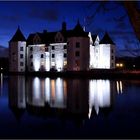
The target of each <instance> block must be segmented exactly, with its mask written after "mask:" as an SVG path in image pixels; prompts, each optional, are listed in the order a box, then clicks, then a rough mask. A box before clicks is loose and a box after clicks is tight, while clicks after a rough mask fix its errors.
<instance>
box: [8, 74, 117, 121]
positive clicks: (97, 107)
mask: <svg viewBox="0 0 140 140" xmlns="http://www.w3.org/2000/svg"><path fill="white" fill-rule="evenodd" d="M25 81H26V82H25ZM115 86H116V84H115V82H114V81H109V80H82V79H62V78H56V79H50V78H39V77H28V78H26V79H25V77H24V76H10V80H9V107H10V108H11V109H12V111H13V110H14V111H13V112H14V113H15V114H16V113H17V112H18V113H17V114H22V113H19V112H21V109H22V112H23V109H26V110H27V112H28V113H31V114H34V115H39V116H48V115H53V116H63V118H74V119H75V118H78V120H80V119H81V121H82V120H83V119H86V118H91V116H92V115H98V114H99V113H100V112H104V111H103V109H106V108H107V109H111V108H112V104H113V100H114V96H115ZM108 112H109V110H108Z"/></svg>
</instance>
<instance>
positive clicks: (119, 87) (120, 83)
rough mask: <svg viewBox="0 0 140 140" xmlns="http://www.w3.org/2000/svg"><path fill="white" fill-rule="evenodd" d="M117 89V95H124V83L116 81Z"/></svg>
mask: <svg viewBox="0 0 140 140" xmlns="http://www.w3.org/2000/svg"><path fill="white" fill-rule="evenodd" d="M116 87H117V93H118V94H122V93H123V86H122V81H116Z"/></svg>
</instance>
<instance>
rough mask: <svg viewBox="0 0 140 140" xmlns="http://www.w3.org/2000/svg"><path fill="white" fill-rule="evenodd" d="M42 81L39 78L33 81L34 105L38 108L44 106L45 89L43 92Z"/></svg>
mask: <svg viewBox="0 0 140 140" xmlns="http://www.w3.org/2000/svg"><path fill="white" fill-rule="evenodd" d="M41 83H42V82H41V80H40V79H39V78H38V77H35V78H34V79H33V93H32V94H33V104H34V105H37V106H44V96H43V93H42V91H43V89H42V90H41Z"/></svg>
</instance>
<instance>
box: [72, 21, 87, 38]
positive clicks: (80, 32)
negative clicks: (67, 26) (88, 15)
mask: <svg viewBox="0 0 140 140" xmlns="http://www.w3.org/2000/svg"><path fill="white" fill-rule="evenodd" d="M72 36H76V37H77V36H78V37H88V33H87V32H85V31H84V30H83V27H82V26H81V24H80V22H79V20H78V21H77V24H76V26H75V27H74V29H73V33H72Z"/></svg>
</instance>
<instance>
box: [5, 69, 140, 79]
mask: <svg viewBox="0 0 140 140" xmlns="http://www.w3.org/2000/svg"><path fill="white" fill-rule="evenodd" d="M5 74H6V75H25V76H42V77H46V76H47V77H66V78H88V79H90V78H91V79H92V78H95V79H114V78H115V79H117V78H124V79H139V78H140V70H107V69H101V70H100V69H97V70H91V71H64V72H55V71H54V72H25V73H17V72H7V73H5Z"/></svg>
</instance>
